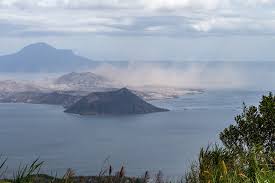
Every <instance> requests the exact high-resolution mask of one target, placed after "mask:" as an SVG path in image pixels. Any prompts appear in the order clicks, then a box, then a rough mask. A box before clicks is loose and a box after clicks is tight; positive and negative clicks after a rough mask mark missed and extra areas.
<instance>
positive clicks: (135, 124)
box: [0, 90, 268, 176]
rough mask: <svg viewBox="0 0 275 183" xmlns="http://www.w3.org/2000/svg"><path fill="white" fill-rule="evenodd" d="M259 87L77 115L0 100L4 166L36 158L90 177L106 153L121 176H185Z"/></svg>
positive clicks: (253, 100)
mask: <svg viewBox="0 0 275 183" xmlns="http://www.w3.org/2000/svg"><path fill="white" fill-rule="evenodd" d="M267 93H268V92H266V91H229V90H225V91H207V92H205V93H203V94H197V95H186V96H183V97H180V98H178V99H171V100H163V101H153V102H152V103H153V104H155V105H158V106H161V107H166V108H168V109H170V110H171V111H170V112H165V113H154V114H147V115H134V116H105V117H99V116H79V115H71V114H66V113H63V110H64V109H63V108H62V107H59V106H51V105H31V104H0V126H1V128H0V144H1V150H0V153H2V154H3V156H4V157H8V165H9V167H8V168H9V169H8V172H9V173H10V172H12V170H14V169H15V168H17V167H18V166H19V165H20V163H21V164H24V163H30V162H31V161H33V160H34V159H36V158H38V157H39V158H40V159H41V160H43V161H45V164H44V168H43V172H47V173H51V172H52V173H53V174H55V172H57V173H58V174H60V175H61V174H63V173H64V172H65V171H66V169H67V168H72V169H74V170H75V171H76V173H77V174H80V175H95V174H98V173H99V171H100V169H101V168H102V165H103V162H104V160H105V159H106V158H108V161H109V163H111V164H112V165H113V166H114V167H115V168H116V169H118V168H119V167H120V166H121V165H124V166H125V167H126V174H127V175H138V176H139V175H143V174H144V172H145V171H146V170H149V171H152V172H156V171H158V170H161V171H163V172H164V174H165V175H168V176H180V175H184V173H185V171H186V169H187V167H188V166H189V165H190V163H191V162H192V160H194V159H195V158H196V156H197V154H198V152H199V149H200V147H201V146H204V147H205V146H207V145H208V144H211V143H212V144H213V143H215V142H218V134H219V132H220V131H221V130H222V129H224V128H225V127H227V126H228V125H229V124H230V123H233V122H234V116H235V115H236V114H238V113H239V112H240V111H241V109H242V102H246V103H247V104H249V105H250V104H257V103H258V101H259V100H260V99H261V96H262V95H263V94H267Z"/></svg>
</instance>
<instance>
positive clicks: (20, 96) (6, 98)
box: [0, 92, 82, 108]
mask: <svg viewBox="0 0 275 183" xmlns="http://www.w3.org/2000/svg"><path fill="white" fill-rule="evenodd" d="M0 94H1V93H0ZM81 98H82V97H81V96H76V95H70V94H67V93H63V92H51V93H43V92H19V93H9V94H6V95H3V96H1V95H0V102H2V103H30V104H50V105H62V106H63V107H65V108H67V107H69V106H71V105H72V104H74V103H76V102H77V101H78V100H80V99H81Z"/></svg>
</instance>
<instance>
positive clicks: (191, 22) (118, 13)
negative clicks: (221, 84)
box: [0, 0, 275, 61]
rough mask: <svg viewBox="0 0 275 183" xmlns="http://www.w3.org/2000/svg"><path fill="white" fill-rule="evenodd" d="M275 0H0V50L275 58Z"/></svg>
mask: <svg viewBox="0 0 275 183" xmlns="http://www.w3.org/2000/svg"><path fill="white" fill-rule="evenodd" d="M274 35H275V0H0V42H1V44H0V55H4V54H8V53H13V52H16V51H18V50H19V49H20V48H22V47H23V46H26V45H28V44H30V43H35V42H46V43H49V44H51V45H53V46H55V47H57V48H68V49H72V50H73V51H74V52H75V53H77V54H79V55H83V56H86V57H88V58H91V59H94V60H130V61H145V60H175V61H197V60H199V61H206V60H207V61H208V60H224V61H239V60H244V61H259V60H268V61H273V60H275V52H274V48H275V36H274Z"/></svg>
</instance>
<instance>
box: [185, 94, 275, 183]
mask: <svg viewBox="0 0 275 183" xmlns="http://www.w3.org/2000/svg"><path fill="white" fill-rule="evenodd" d="M235 121H236V124H235V125H230V126H229V127H228V128H226V129H224V131H223V132H221V133H220V140H221V141H222V143H223V145H224V146H223V147H218V146H217V145H216V146H214V147H212V148H210V147H208V148H206V149H201V151H200V154H199V160H198V162H196V163H194V164H193V165H192V166H191V168H190V171H189V172H188V173H187V174H186V182H187V183H223V182H224V183H225V182H226V183H227V182H229V183H231V182H232V183H238V182H246V183H275V96H274V95H273V94H272V93H270V94H269V95H268V96H263V98H262V101H261V102H260V105H259V107H255V106H250V107H247V106H245V105H244V108H243V113H242V114H240V115H238V116H236V117H235Z"/></svg>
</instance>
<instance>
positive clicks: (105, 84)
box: [54, 72, 112, 91]
mask: <svg viewBox="0 0 275 183" xmlns="http://www.w3.org/2000/svg"><path fill="white" fill-rule="evenodd" d="M54 84H56V85H65V86H67V87H68V88H69V89H71V90H80V91H91V89H99V88H109V87H111V85H112V82H111V81H110V80H109V79H107V78H105V77H103V76H99V75H96V74H94V73H91V72H82V73H76V72H72V73H69V74H65V75H63V76H61V77H59V78H57V79H56V80H55V81H54Z"/></svg>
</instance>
